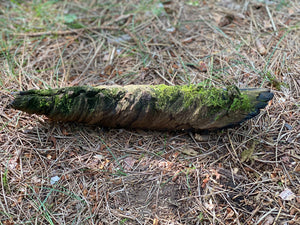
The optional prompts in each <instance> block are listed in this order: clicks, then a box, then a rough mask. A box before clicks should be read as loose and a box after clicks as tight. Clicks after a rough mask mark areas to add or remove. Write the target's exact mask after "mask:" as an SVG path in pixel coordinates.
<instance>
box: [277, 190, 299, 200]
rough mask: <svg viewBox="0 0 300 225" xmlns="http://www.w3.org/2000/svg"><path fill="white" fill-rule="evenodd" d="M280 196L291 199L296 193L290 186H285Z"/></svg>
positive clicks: (283, 198)
mask: <svg viewBox="0 0 300 225" xmlns="http://www.w3.org/2000/svg"><path fill="white" fill-rule="evenodd" d="M279 196H280V197H281V198H282V200H285V201H291V200H293V199H294V198H295V197H296V195H295V194H294V193H293V192H292V191H291V190H290V189H289V188H285V189H284V190H283V191H282V192H281V193H280V195H279Z"/></svg>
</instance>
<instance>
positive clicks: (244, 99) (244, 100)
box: [229, 94, 253, 112]
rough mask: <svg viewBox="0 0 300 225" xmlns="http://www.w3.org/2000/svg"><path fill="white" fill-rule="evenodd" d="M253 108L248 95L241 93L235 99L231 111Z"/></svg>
mask: <svg viewBox="0 0 300 225" xmlns="http://www.w3.org/2000/svg"><path fill="white" fill-rule="evenodd" d="M252 109H253V105H252V104H251V102H250V99H249V97H248V95H245V94H241V95H240V96H239V97H236V98H234V99H233V102H232V104H231V105H230V109H229V111H230V112H235V111H251V110H252Z"/></svg>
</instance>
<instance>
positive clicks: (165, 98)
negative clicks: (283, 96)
mask: <svg viewBox="0 0 300 225" xmlns="http://www.w3.org/2000/svg"><path fill="white" fill-rule="evenodd" d="M153 90H154V94H155V97H156V99H157V100H156V107H157V108H158V109H161V110H167V109H168V107H170V106H171V105H173V104H175V105H177V106H178V107H179V108H182V107H183V108H184V109H189V108H191V107H206V108H209V111H208V113H214V112H215V111H217V110H219V109H227V110H229V111H230V112H235V111H250V110H251V109H252V108H253V106H252V104H251V102H250V100H249V98H248V96H247V95H246V94H241V93H240V92H239V90H238V88H236V87H234V88H233V86H229V87H228V88H227V89H226V90H224V89H219V88H214V87H211V88H207V87H204V86H203V85H200V84H198V85H183V86H167V85H157V86H154V87H153ZM172 109H173V108H172Z"/></svg>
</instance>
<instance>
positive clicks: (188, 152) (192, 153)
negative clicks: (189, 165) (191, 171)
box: [181, 147, 198, 156]
mask: <svg viewBox="0 0 300 225" xmlns="http://www.w3.org/2000/svg"><path fill="white" fill-rule="evenodd" d="M181 151H182V153H184V154H186V155H190V156H196V155H198V152H197V151H195V150H194V149H192V148H190V147H183V149H182V150H181Z"/></svg>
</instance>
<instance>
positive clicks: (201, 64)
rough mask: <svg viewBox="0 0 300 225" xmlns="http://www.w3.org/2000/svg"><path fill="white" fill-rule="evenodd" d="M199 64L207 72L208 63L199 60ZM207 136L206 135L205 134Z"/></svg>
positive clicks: (198, 67)
mask: <svg viewBox="0 0 300 225" xmlns="http://www.w3.org/2000/svg"><path fill="white" fill-rule="evenodd" d="M198 65H199V66H197V69H198V70H199V71H200V72H207V66H206V63H205V62H203V61H199V63H198ZM204 136H205V135H204Z"/></svg>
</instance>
